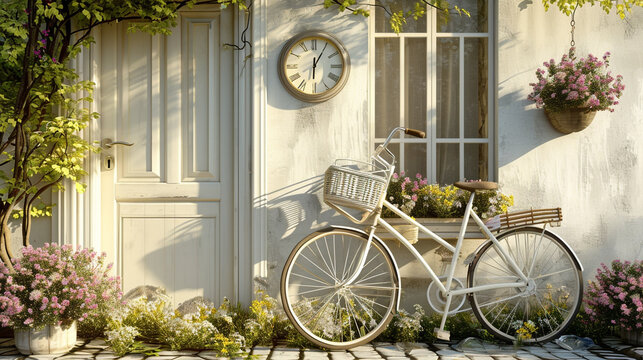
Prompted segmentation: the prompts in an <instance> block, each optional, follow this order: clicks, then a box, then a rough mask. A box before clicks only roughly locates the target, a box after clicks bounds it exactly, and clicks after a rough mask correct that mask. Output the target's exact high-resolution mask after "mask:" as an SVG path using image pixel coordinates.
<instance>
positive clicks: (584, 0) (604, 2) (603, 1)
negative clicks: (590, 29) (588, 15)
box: [543, 0, 643, 19]
mask: <svg viewBox="0 0 643 360" xmlns="http://www.w3.org/2000/svg"><path fill="white" fill-rule="evenodd" d="M596 3H598V4H599V5H600V7H601V8H602V9H603V11H605V12H606V13H608V14H609V13H610V11H612V9H614V8H616V13H617V14H618V16H620V17H621V19H625V16H626V15H627V13H631V12H632V8H633V7H635V6H639V7H643V0H616V1H615V0H543V5H545V11H546V10H549V7H550V6H551V5H556V6H557V7H558V10H560V11H561V12H562V13H563V14H565V15H567V16H569V15H571V13H572V12H573V11H574V9H575V8H576V7H582V6H583V5H585V4H589V5H590V6H594V5H595V4H596Z"/></svg>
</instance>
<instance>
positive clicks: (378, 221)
mask: <svg viewBox="0 0 643 360" xmlns="http://www.w3.org/2000/svg"><path fill="white" fill-rule="evenodd" d="M474 197H475V193H474V192H472V193H471V197H470V198H469V201H468V203H467V206H466V209H465V212H464V217H463V219H462V225H461V227H460V232H459V234H458V240H457V242H456V245H455V247H454V246H452V245H451V244H449V243H448V242H447V241H446V240H444V239H443V238H442V237H440V236H439V235H437V234H435V233H434V232H432V231H431V230H429V229H428V228H426V227H425V226H424V225H422V224H420V223H418V222H417V221H415V220H414V219H413V218H411V217H410V216H408V215H406V214H405V213H404V212H402V211H401V210H399V209H398V208H396V207H395V206H394V205H393V204H391V203H390V202H388V201H386V200H383V203H382V205H383V206H385V207H386V208H387V209H389V210H391V211H392V212H393V213H395V214H396V215H398V216H399V217H401V218H402V219H404V220H405V221H406V222H407V223H408V224H413V225H415V226H417V227H418V229H419V230H420V231H422V232H423V233H425V234H427V235H428V236H429V237H430V238H431V239H432V240H434V241H436V242H437V243H438V244H440V245H442V246H443V247H444V248H446V249H447V250H449V251H450V252H452V253H453V258H452V260H451V264H450V266H449V270H448V272H447V279H446V284H442V281H441V280H440V279H439V277H438V275H437V274H436V273H435V272H434V271H433V269H432V268H431V266H430V265H429V264H428V263H427V262H426V260H424V257H423V256H422V254H420V252H419V251H418V250H417V249H416V248H415V247H414V246H413V245H412V244H411V243H410V242H409V241H408V240H407V239H406V238H405V237H404V236H402V234H400V233H399V232H398V231H397V230H395V228H393V226H391V224H389V223H388V222H386V221H385V220H384V219H382V218H381V216H380V213H379V212H378V213H377V214H376V215H375V219H374V221H373V226H371V228H370V231H369V238H368V242H367V243H366V246H365V247H364V250H363V253H362V255H361V257H360V261H359V263H358V266H357V271H356V272H355V274H353V276H351V277H350V278H349V279H347V280H346V281H345V282H344V283H343V284H342V285H350V284H351V283H353V282H354V281H355V280H356V279H357V277H358V276H359V274H360V272H361V269H362V267H363V266H364V263H365V261H366V258H367V255H368V251H369V250H370V246H371V243H372V241H373V237H374V235H375V229H376V227H377V225H380V226H381V227H382V228H384V229H386V230H387V231H388V232H389V233H391V234H392V235H393V236H395V238H396V239H398V240H399V241H400V242H401V243H402V245H404V247H406V248H407V249H408V250H409V251H410V252H411V254H413V256H414V257H415V258H416V259H417V260H418V261H419V262H420V264H422V266H423V267H424V269H425V270H426V271H427V273H428V274H429V276H430V277H431V279H432V280H433V281H435V284H436V285H437V286H438V288H439V289H440V291H441V292H442V294H444V295H445V296H446V303H445V310H444V312H443V313H442V321H441V323H440V330H441V331H442V330H444V325H445V323H446V318H447V316H448V314H449V311H448V309H449V306H451V300H452V298H453V296H457V295H464V294H469V293H474V292H477V291H483V290H491V289H501V288H519V287H526V286H527V285H528V279H527V277H526V276H525V274H524V273H523V272H522V270H521V269H520V268H519V267H518V265H517V264H516V262H515V261H514V260H513V258H512V257H511V256H509V255H508V254H507V252H506V251H505V250H504V249H503V248H502V247H501V246H500V244H499V242H498V239H497V238H496V237H495V236H494V235H493V233H492V232H491V231H490V230H489V228H487V226H486V225H485V224H484V222H483V221H482V219H480V217H479V216H478V215H477V214H476V213H475V212H474V211H473V210H472V207H473V199H474ZM469 218H472V219H473V220H474V222H475V223H476V224H477V225H478V227H479V228H480V230H481V231H482V232H483V233H484V234H485V235H486V236H487V238H488V239H489V240H490V241H491V242H493V243H494V245H495V248H496V250H497V252H498V254H499V255H500V257H501V258H502V259H503V260H504V261H505V262H506V263H507V264H509V266H510V267H511V269H512V270H513V271H515V273H516V275H518V277H520V279H521V281H518V282H511V283H498V284H489V285H481V286H474V287H468V288H462V289H454V290H452V289H451V284H452V282H453V277H454V274H455V269H456V266H457V262H458V257H459V255H460V251H461V249H462V244H463V243H464V235H465V232H466V229H467V226H468V223H469ZM516 296H520V294H518V295H516ZM398 306H399V304H398Z"/></svg>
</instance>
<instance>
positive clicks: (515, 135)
mask: <svg viewBox="0 0 643 360" xmlns="http://www.w3.org/2000/svg"><path fill="white" fill-rule="evenodd" d="M530 3H532V1H522V2H517V1H513V0H501V1H499V16H498V144H497V150H498V168H499V176H498V180H499V182H500V183H501V185H502V186H503V191H504V192H506V193H509V194H513V195H514V197H515V201H516V208H529V207H530V206H533V207H534V208H539V207H556V206H560V207H562V209H563V217H564V221H563V224H562V227H560V228H556V229H554V232H556V233H558V234H560V235H561V236H562V237H563V238H564V239H565V240H566V241H568V243H570V245H571V246H572V247H573V248H574V249H575V250H576V252H577V254H578V255H579V257H580V260H581V262H582V263H583V265H584V267H585V273H584V276H585V278H586V279H590V278H593V276H594V274H595V269H596V268H597V267H598V266H599V264H600V263H601V262H606V263H607V262H610V261H611V260H613V259H617V258H620V259H626V260H633V259H641V258H643V201H642V200H643V191H641V186H643V161H641V160H643V159H639V156H640V154H643V137H642V136H641V135H643V123H642V122H641V119H643V49H641V38H642V35H643V11H642V10H643V9H640V8H637V9H635V11H634V13H633V14H631V16H629V17H628V18H627V20H625V21H623V20H620V19H619V17H618V16H617V15H616V14H615V13H613V14H610V15H606V14H605V13H603V12H602V11H601V10H600V9H599V8H598V6H597V7H594V8H591V7H584V8H580V9H578V10H577V12H576V31H575V40H576V48H577V55H579V57H581V56H586V55H587V54H588V53H592V54H594V55H595V56H599V57H600V56H602V55H603V54H604V53H605V52H606V51H609V52H611V54H612V56H611V60H610V68H611V69H612V70H613V73H615V74H622V75H623V77H624V83H625V85H626V88H625V92H624V95H623V97H622V98H621V103H620V104H619V105H618V106H616V108H615V111H614V112H613V113H610V112H608V111H603V112H599V113H598V114H597V115H596V118H595V119H594V122H593V123H592V124H591V125H590V126H589V127H588V128H587V129H585V130H583V131H582V132H579V133H573V134H570V135H563V134H561V133H558V132H556V131H555V130H554V129H553V128H552V127H551V125H550V124H549V122H548V120H547V119H546V118H545V115H544V112H543V110H540V109H536V108H535V106H534V105H533V103H532V102H530V101H527V100H526V98H527V95H528V93H529V92H530V88H529V86H528V84H529V83H530V82H534V80H535V74H534V72H535V70H536V69H537V68H538V67H542V63H543V61H548V60H549V59H550V58H554V59H556V61H558V60H559V59H560V57H561V56H562V55H563V53H565V52H566V51H567V50H568V49H569V43H570V40H571V38H570V33H569V32H570V25H569V20H570V19H569V18H568V17H566V16H564V15H562V14H560V13H559V12H558V11H557V9H551V10H550V11H549V12H547V13H545V11H544V8H543V6H542V4H541V2H540V1H533V4H530Z"/></svg>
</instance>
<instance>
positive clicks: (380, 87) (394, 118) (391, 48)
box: [375, 38, 400, 138]
mask: <svg viewBox="0 0 643 360" xmlns="http://www.w3.org/2000/svg"><path fill="white" fill-rule="evenodd" d="M399 54H400V42H399V40H398V38H390V39H389V38H380V39H375V89H376V90H375V137H378V138H382V137H386V136H387V135H388V134H389V132H390V131H391V129H393V128H394V127H396V126H399V125H400V100H399V98H400V55H399Z"/></svg>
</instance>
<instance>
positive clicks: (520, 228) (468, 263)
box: [464, 226, 585, 271]
mask: <svg viewBox="0 0 643 360" xmlns="http://www.w3.org/2000/svg"><path fill="white" fill-rule="evenodd" d="M524 229H529V230H537V231H543V229H542V228H539V227H537V226H521V227H516V228H513V229H509V230H507V231H505V232H503V233H500V234H498V236H496V239H497V238H499V237H501V236H503V235H504V234H506V233H508V232H510V231H516V230H524ZM545 231H546V232H548V233H549V234H551V236H553V237H555V238H556V239H558V240H560V242H562V243H563V244H564V245H565V246H566V247H567V249H569V251H570V252H571V253H572V255H573V256H574V262H575V263H576V264H577V265H578V267H579V268H580V270H581V271H585V269H584V268H583V264H582V263H581V262H580V259H579V258H578V255H577V254H576V252H575V251H574V249H573V248H572V247H571V246H569V244H568V243H567V241H565V240H564V239H563V238H562V237H560V236H558V234H556V233H554V232H553V231H550V230H547V229H545ZM490 242H491V240H490V239H487V241H485V242H483V243H482V244H480V246H478V248H477V249H476V250H475V251H474V252H472V253H471V254H469V256H467V258H466V259H465V260H464V264H465V265H471V263H472V262H473V259H474V258H475V257H476V256H477V255H478V252H479V251H480V249H482V247H483V246H485V245H487V243H490Z"/></svg>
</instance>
